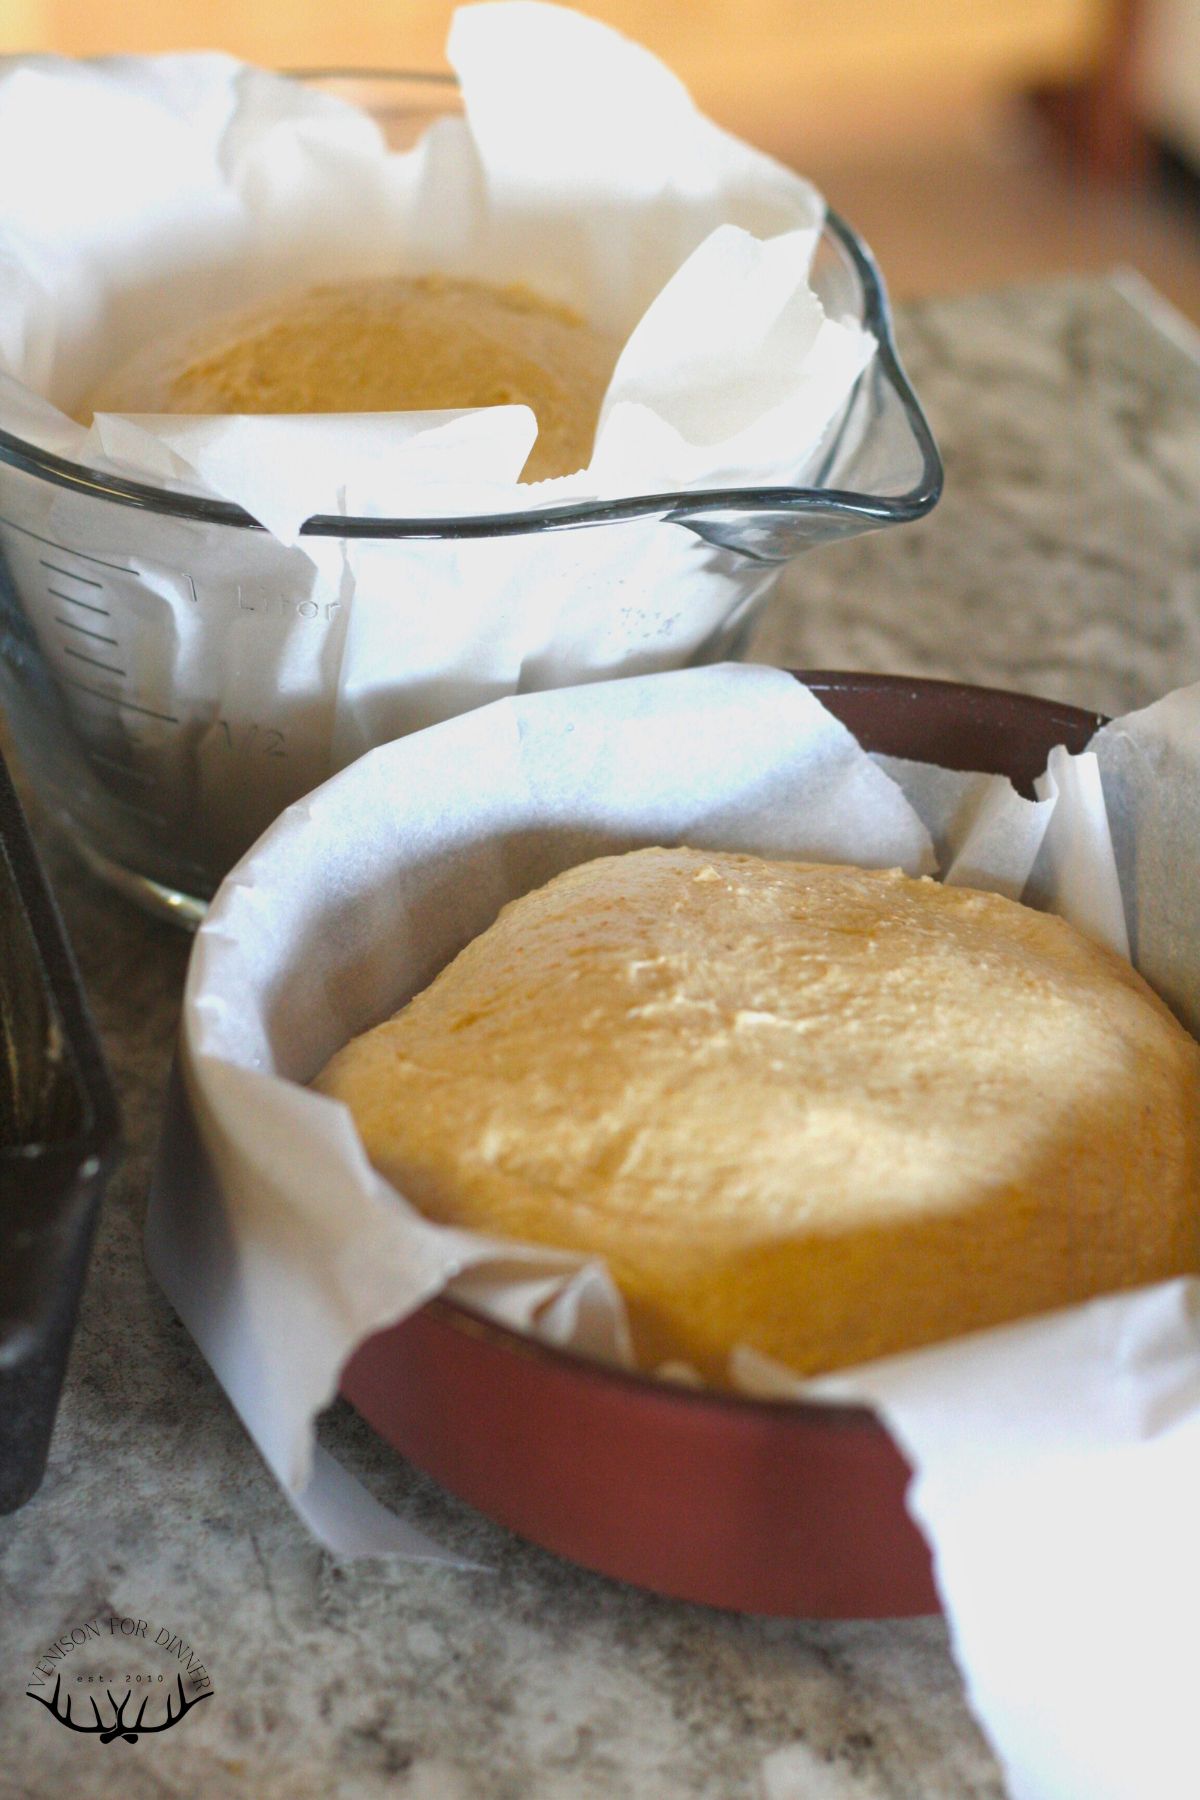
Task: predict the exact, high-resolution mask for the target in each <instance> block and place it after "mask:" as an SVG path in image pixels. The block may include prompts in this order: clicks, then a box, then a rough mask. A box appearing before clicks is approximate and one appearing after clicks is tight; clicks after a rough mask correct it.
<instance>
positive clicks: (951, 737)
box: [342, 670, 1103, 1618]
mask: <svg viewBox="0 0 1200 1800" xmlns="http://www.w3.org/2000/svg"><path fill="white" fill-rule="evenodd" d="M800 679H801V680H803V681H804V682H805V683H806V684H807V685H808V686H809V687H811V688H812V689H813V691H814V692H815V693H817V694H818V695H819V696H820V698H821V700H822V701H823V702H824V704H825V705H826V706H828V707H829V709H830V710H831V711H832V712H834V713H836V714H837V716H838V717H839V718H841V719H842V720H844V722H845V723H846V724H847V725H848V726H849V727H850V729H851V730H852V731H853V732H854V733H855V735H856V736H857V737H858V738H859V740H860V742H861V743H862V744H863V745H864V746H865V747H866V748H867V749H869V750H874V751H880V752H885V753H887V754H889V755H893V756H904V757H911V758H914V759H917V760H920V761H924V762H934V763H940V764H941V765H943V766H944V767H948V768H958V769H979V770H985V771H987V772H989V773H995V774H1004V775H1008V776H1010V777H1011V779H1012V780H1013V781H1014V782H1015V783H1016V784H1017V786H1018V787H1020V788H1022V789H1024V790H1025V791H1027V792H1028V791H1029V788H1030V784H1031V783H1032V782H1033V780H1034V778H1035V777H1036V776H1037V775H1039V774H1040V773H1041V771H1042V770H1043V769H1044V768H1045V765H1046V758H1047V756H1048V754H1049V752H1050V750H1051V749H1052V748H1053V746H1054V745H1055V744H1065V745H1066V746H1067V748H1068V749H1070V750H1073V751H1078V750H1081V749H1083V748H1084V746H1085V745H1086V744H1087V742H1088V740H1089V739H1090V737H1091V736H1092V733H1093V732H1094V731H1095V730H1096V729H1097V727H1098V726H1099V725H1100V724H1102V723H1103V720H1102V719H1100V718H1099V717H1098V716H1097V715H1096V714H1094V713H1087V712H1082V711H1080V710H1079V709H1078V708H1076V707H1071V706H1062V705H1059V704H1057V703H1055V702H1052V701H1048V700H1038V699H1034V698H1032V697H1030V696H1028V695H1022V694H1008V693H1001V692H998V691H996V690H994V689H989V688H973V687H965V686H960V685H958V684H956V683H952V682H943V681H923V680H910V679H907V678H903V677H898V676H886V675H855V674H840V673H834V672H829V671H824V670H821V671H810V672H802V673H801V675H800ZM342 1393H343V1394H344V1395H345V1397H346V1398H347V1399H348V1400H349V1401H350V1402H351V1403H352V1405H354V1406H355V1407H356V1408H357V1409H358V1411H359V1412H360V1413H362V1415H363V1416H364V1418H366V1419H367V1420H368V1422H369V1423H370V1424H371V1425H372V1426H373V1427H374V1428H375V1429H376V1430H377V1431H378V1432H379V1433H380V1434H381V1435H382V1436H383V1437H384V1438H385V1439H386V1440H387V1441H388V1442H389V1443H391V1444H393V1445H394V1446H395V1448H396V1449H397V1450H399V1451H400V1452H401V1453H402V1455H404V1456H405V1457H407V1458H408V1459H409V1460H410V1461H411V1462H412V1463H414V1464H415V1465H416V1466H417V1467H418V1468H421V1469H424V1470H426V1471H427V1472H428V1473H429V1474H430V1475H432V1476H434V1477H435V1479H436V1480H438V1481H440V1482H441V1483H442V1484H443V1486H445V1487H447V1488H448V1489H450V1491H451V1492H452V1493H455V1494H458V1495H460V1496H461V1497H462V1498H463V1499H464V1500H467V1501H469V1502H470V1503H471V1504H472V1505H473V1506H476V1507H477V1508H478V1509H479V1511H480V1512H483V1513H486V1514H487V1515H488V1516H489V1517H490V1518H492V1519H495V1520H497V1521H498V1522H499V1523H500V1524H502V1525H506V1526H508V1527H509V1529H510V1530H512V1531H515V1532H518V1533H519V1534H520V1535H521V1536H522V1537H525V1538H529V1539H531V1540H532V1541H533V1542H534V1543H537V1544H541V1545H543V1546H544V1547H545V1548H546V1549H548V1550H553V1551H556V1552H557V1553H558V1554H559V1555H561V1556H565V1557H569V1558H570V1559H571V1560H572V1561H573V1562H577V1563H581V1564H583V1565H584V1566H585V1567H587V1568H590V1569H596V1570H599V1571H600V1572H601V1573H603V1574H605V1575H610V1576H615V1577H617V1578H618V1579H619V1580H622V1581H630V1582H634V1583H636V1584H637V1585H638V1586H639V1587H645V1588H650V1589H653V1590H654V1591H655V1592H657V1593H660V1594H666V1595H671V1596H673V1597H676V1598H679V1599H684V1600H693V1601H699V1602H702V1603H704V1604H706V1605H710V1606H722V1607H731V1608H736V1609H738V1610H739V1611H744V1612H756V1613H772V1614H778V1615H784V1616H788V1617H807V1618H883V1617H897V1616H902V1615H911V1614H915V1613H928V1612H935V1611H937V1610H938V1609H939V1601H938V1595H937V1589H936V1587H935V1585H934V1580H933V1570H932V1566H931V1560H930V1554H929V1549H928V1546H927V1545H926V1543H925V1540H924V1539H923V1537H922V1536H921V1533H920V1532H919V1530H918V1529H917V1527H916V1525H915V1524H914V1523H913V1521H912V1520H911V1518H910V1517H909V1515H908V1512H907V1510H906V1508H905V1503H904V1502H905V1492H906V1489H907V1487H908V1482H909V1479H910V1474H911V1471H910V1469H909V1467H908V1465H907V1463H906V1462H905V1459H904V1457H903V1455H902V1454H901V1452H900V1450H899V1449H898V1448H897V1446H896V1444H895V1442H894V1441H893V1439H892V1438H891V1436H890V1435H889V1434H888V1432H887V1431H886V1430H885V1428H884V1426H883V1425H882V1424H881V1423H880V1421H879V1420H878V1419H877V1418H876V1417H875V1415H874V1414H873V1413H871V1412H869V1411H867V1410H866V1409H865V1408H853V1407H836V1408H831V1407H825V1406H809V1405H798V1404H794V1403H786V1402H774V1401H760V1400H751V1399H744V1398H741V1397H740V1396H736V1395H729V1394H718V1393H710V1392H704V1391H697V1390H692V1389H686V1388H679V1387H675V1386H671V1385H668V1384H666V1383H663V1382H656V1381H651V1380H649V1379H647V1378H645V1377H642V1376H638V1375H630V1374H625V1373H622V1372H620V1371H616V1370H612V1369H607V1368H603V1367H601V1366H599V1365H598V1364H595V1363H591V1362H588V1361H586V1360H585V1359H584V1358H582V1357H579V1356H576V1355H573V1354H570V1353H567V1352H564V1351H560V1350H555V1349H553V1348H551V1347H549V1346H547V1345H543V1344H540V1343H538V1342H536V1341H535V1340H532V1339H530V1338H526V1337H522V1336H520V1335H519V1334H517V1333H515V1332H512V1331H508V1330H505V1329H504V1328H502V1327H501V1326H498V1325H495V1324H492V1323H491V1322H490V1321H488V1320H485V1319H482V1318H480V1317H478V1316H477V1315H476V1314H473V1313H472V1312H470V1311H469V1310H468V1309H466V1308H465V1307H463V1306H460V1305H458V1304H457V1303H455V1302H454V1301H452V1300H450V1299H448V1298H446V1297H444V1296H443V1297H441V1298H439V1299H437V1300H435V1301H433V1302H431V1303H430V1304H429V1305H427V1306H426V1307H424V1308H423V1310H422V1311H420V1312H419V1313H417V1314H415V1315H414V1316H413V1317H412V1318H409V1319H407V1320H405V1321H404V1322H403V1323H402V1324H400V1325H396V1326H393V1327H392V1328H390V1329H389V1330H386V1331H381V1332H377V1333H376V1334H375V1335H374V1336H372V1337H371V1338H369V1339H368V1340H367V1341H366V1342H365V1343H364V1344H362V1345H361V1346H360V1348H359V1349H358V1351H357V1352H356V1353H355V1355H354V1356H353V1357H352V1359H351V1360H350V1362H349V1363H348V1364H347V1367H346V1369H345V1371H344V1373H343V1377H342Z"/></svg>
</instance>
